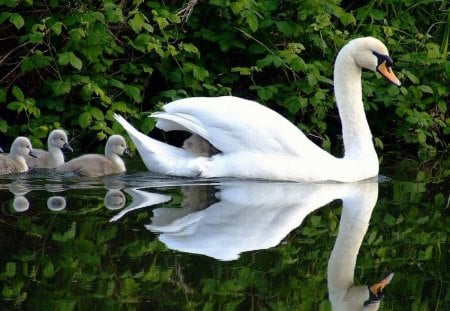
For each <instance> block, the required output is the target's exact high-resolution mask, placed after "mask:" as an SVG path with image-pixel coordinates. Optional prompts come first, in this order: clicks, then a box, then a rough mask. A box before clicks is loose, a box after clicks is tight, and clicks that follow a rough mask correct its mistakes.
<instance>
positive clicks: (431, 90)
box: [419, 85, 434, 94]
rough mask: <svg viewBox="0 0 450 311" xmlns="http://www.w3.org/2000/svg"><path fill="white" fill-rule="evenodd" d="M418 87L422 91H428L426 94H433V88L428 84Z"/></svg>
mask: <svg viewBox="0 0 450 311" xmlns="http://www.w3.org/2000/svg"><path fill="white" fill-rule="evenodd" d="M419 89H420V90H421V91H422V92H424V93H428V94H433V93H434V92H433V89H432V88H431V87H429V86H428V85H419Z"/></svg>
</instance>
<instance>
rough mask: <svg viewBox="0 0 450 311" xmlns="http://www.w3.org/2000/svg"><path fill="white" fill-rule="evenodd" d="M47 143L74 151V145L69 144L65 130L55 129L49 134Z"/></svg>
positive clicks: (50, 145)
mask: <svg viewBox="0 0 450 311" xmlns="http://www.w3.org/2000/svg"><path fill="white" fill-rule="evenodd" d="M47 144H48V146H49V148H50V147H55V148H58V149H61V150H67V151H71V152H73V149H72V146H71V145H70V144H69V141H68V138H67V134H66V132H64V131H63V130H53V131H51V132H50V135H48V139H47Z"/></svg>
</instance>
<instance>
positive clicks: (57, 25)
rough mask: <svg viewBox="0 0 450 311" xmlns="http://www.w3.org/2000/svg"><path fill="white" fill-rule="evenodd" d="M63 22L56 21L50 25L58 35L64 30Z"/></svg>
mask: <svg viewBox="0 0 450 311" xmlns="http://www.w3.org/2000/svg"><path fill="white" fill-rule="evenodd" d="M63 26H64V25H63V23H61V22H56V23H53V24H51V25H50V27H49V28H50V29H51V30H52V31H53V32H54V33H55V34H57V35H60V34H61V32H62V27H63Z"/></svg>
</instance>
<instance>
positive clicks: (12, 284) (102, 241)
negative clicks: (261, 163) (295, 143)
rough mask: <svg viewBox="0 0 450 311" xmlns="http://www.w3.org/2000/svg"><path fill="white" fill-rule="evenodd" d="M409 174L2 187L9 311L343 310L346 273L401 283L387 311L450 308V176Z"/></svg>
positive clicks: (360, 279)
mask: <svg viewBox="0 0 450 311" xmlns="http://www.w3.org/2000/svg"><path fill="white" fill-rule="evenodd" d="M407 167H408V169H405V168H404V167H403V166H401V165H399V166H397V165H395V166H394V167H393V168H392V169H391V170H390V171H389V174H391V175H389V174H388V176H392V177H390V178H384V177H383V178H380V179H378V180H372V181H365V182H362V183H356V184H350V185H346V184H309V185H305V184H294V183H268V182H260V181H259V182H256V181H238V180H213V181H211V180H210V181H205V180H191V179H171V178H163V177H160V176H155V175H152V174H150V173H146V172H143V171H142V170H141V168H138V169H134V170H133V169H132V170H130V172H129V173H127V174H125V175H121V176H112V177H108V178H103V179H85V178H78V177H65V176H62V175H58V174H55V173H52V172H47V171H39V172H32V173H28V174H23V175H11V176H2V177H0V198H1V199H0V207H1V209H0V291H1V295H0V298H1V303H0V310H13V309H21V310H331V309H332V303H331V301H330V300H332V299H330V298H331V297H329V294H328V292H329V290H328V283H330V284H332V283H333V282H336V277H335V276H334V275H333V273H334V272H337V274H339V275H340V274H343V276H340V277H343V278H344V279H349V280H351V281H352V282H354V284H355V285H362V284H370V283H373V282H376V281H378V280H380V279H381V278H383V277H384V276H386V275H387V274H389V273H390V272H395V277H394V279H393V280H392V282H391V284H390V285H388V287H387V290H386V293H385V298H384V300H383V301H382V303H381V307H380V310H397V311H398V310H417V311H421V310H450V290H449V284H450V277H449V263H450V261H449V245H448V235H449V231H450V220H449V217H448V215H449V209H450V207H449V204H450V203H449V181H448V179H447V180H446V179H445V178H444V177H443V176H448V168H445V167H444V168H442V167H441V168H439V167H438V168H436V166H434V167H433V168H432V169H431V170H428V171H427V170H421V169H419V168H417V167H418V165H416V164H414V163H409V164H408V165H407ZM446 172H447V173H446ZM446 174H447V175H446ZM343 206H344V207H343ZM340 228H341V229H340ZM338 240H339V242H337V241H338ZM333 248H334V252H335V255H336V256H335V258H337V259H336V260H330V256H331V255H332V251H333ZM327 268H328V269H329V270H330V273H329V274H327ZM335 274H336V273H335ZM338 281H339V280H338ZM338 283H339V282H338ZM332 286H333V285H332ZM333 303H336V302H333ZM336 306H337V305H335V306H334V309H336V310H338V308H337V307H336Z"/></svg>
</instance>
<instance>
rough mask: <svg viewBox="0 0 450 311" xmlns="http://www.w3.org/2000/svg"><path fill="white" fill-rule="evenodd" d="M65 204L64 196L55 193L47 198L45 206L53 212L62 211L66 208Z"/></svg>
mask: <svg viewBox="0 0 450 311" xmlns="http://www.w3.org/2000/svg"><path fill="white" fill-rule="evenodd" d="M66 205H67V203H66V198H65V197H62V196H59V195H55V196H52V197H49V198H48V199H47V208H48V209H49V210H51V211H54V212H59V211H62V210H63V209H65V208H66Z"/></svg>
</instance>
